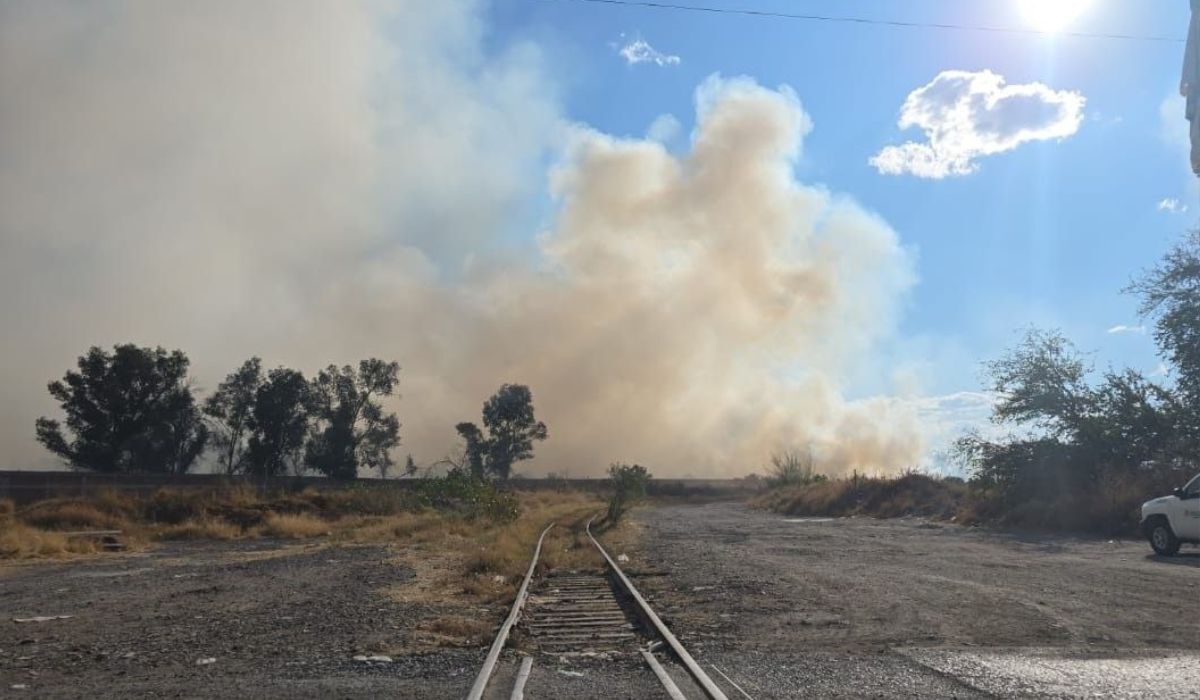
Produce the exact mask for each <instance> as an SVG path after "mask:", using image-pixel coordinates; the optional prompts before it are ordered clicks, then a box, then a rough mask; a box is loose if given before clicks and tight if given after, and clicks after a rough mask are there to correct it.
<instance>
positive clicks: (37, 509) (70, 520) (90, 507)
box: [17, 499, 129, 530]
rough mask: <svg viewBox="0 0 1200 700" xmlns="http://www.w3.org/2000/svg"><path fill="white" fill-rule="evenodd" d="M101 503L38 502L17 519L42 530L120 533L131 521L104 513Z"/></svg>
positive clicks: (72, 501)
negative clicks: (109, 531) (110, 531)
mask: <svg viewBox="0 0 1200 700" xmlns="http://www.w3.org/2000/svg"><path fill="white" fill-rule="evenodd" d="M101 508H102V504H101V503H98V502H97V503H93V502H88V501H83V500H77V499H54V500H49V501H42V502H40V503H35V504H33V505H31V506H29V507H28V508H25V509H23V510H22V511H21V512H20V513H18V514H17V517H18V519H19V520H20V521H21V522H22V523H24V524H26V525H30V526H33V527H36V528H38V529H41V530H121V529H125V528H127V527H128V526H129V522H128V521H127V520H126V519H125V518H124V517H122V516H121V515H119V514H115V513H112V512H105V511H104V510H102V509H101Z"/></svg>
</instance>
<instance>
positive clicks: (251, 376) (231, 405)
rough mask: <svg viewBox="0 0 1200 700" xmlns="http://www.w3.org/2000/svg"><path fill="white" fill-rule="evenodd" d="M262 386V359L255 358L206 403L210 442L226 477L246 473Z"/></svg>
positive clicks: (223, 383)
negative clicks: (252, 424) (258, 394)
mask: <svg viewBox="0 0 1200 700" xmlns="http://www.w3.org/2000/svg"><path fill="white" fill-rule="evenodd" d="M262 383H263V374H262V360H260V359H259V358H257V357H252V358H250V359H249V360H246V361H245V362H244V363H243V364H242V366H241V367H239V368H238V369H237V370H236V371H235V372H233V373H231V374H230V375H229V376H227V377H226V378H225V381H223V382H221V384H220V385H218V386H217V390H216V392H215V393H213V394H212V395H211V396H209V397H208V398H207V399H205V400H204V414H205V415H206V416H208V417H209V426H210V428H211V438H210V443H211V446H212V448H213V449H214V450H215V451H216V453H217V463H218V464H219V465H220V466H221V469H222V470H223V471H224V472H225V473H226V474H239V473H241V472H242V471H244V470H245V467H246V454H247V452H246V440H247V438H248V437H249V432H250V420H251V415H252V414H253V412H254V402H255V396H256V395H257V393H258V390H259V387H260V386H262Z"/></svg>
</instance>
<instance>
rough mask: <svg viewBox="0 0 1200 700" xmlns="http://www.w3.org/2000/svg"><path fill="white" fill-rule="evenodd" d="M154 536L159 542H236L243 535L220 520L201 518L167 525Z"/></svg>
mask: <svg viewBox="0 0 1200 700" xmlns="http://www.w3.org/2000/svg"><path fill="white" fill-rule="evenodd" d="M156 534H157V537H158V539H160V540H236V539H238V538H239V537H241V536H242V535H243V534H245V533H244V532H243V530H242V528H240V527H238V526H237V525H234V524H233V523H230V522H227V521H225V520H221V519H220V518H210V517H202V518H194V519H192V520H187V521H184V522H181V523H177V524H175V525H168V526H167V527H164V528H162V529H161V530H159V531H158V532H157V533H156Z"/></svg>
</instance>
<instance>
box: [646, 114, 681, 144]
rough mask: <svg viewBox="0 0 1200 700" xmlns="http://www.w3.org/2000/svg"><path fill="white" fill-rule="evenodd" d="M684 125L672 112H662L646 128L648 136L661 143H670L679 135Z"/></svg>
mask: <svg viewBox="0 0 1200 700" xmlns="http://www.w3.org/2000/svg"><path fill="white" fill-rule="evenodd" d="M681 131H683V125H682V124H680V123H679V120H678V119H676V118H675V116H674V115H671V114H660V115H658V116H657V117H656V118H655V119H654V121H653V122H651V123H650V126H649V127H648V128H647V129H646V138H647V139H649V140H651V141H657V142H659V143H670V142H672V141H674V140H675V139H676V138H678V137H679V133H680V132H681Z"/></svg>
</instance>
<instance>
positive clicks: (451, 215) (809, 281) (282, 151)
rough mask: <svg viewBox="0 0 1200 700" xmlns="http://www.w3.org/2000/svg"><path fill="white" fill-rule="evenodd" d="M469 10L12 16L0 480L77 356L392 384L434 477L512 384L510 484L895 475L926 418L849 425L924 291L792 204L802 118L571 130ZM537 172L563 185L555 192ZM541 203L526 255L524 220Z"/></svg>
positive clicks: (856, 229)
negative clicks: (814, 470) (328, 369)
mask: <svg viewBox="0 0 1200 700" xmlns="http://www.w3.org/2000/svg"><path fill="white" fill-rule="evenodd" d="M481 16H482V15H481V13H480V11H479V8H477V7H475V6H474V5H472V4H470V3H449V2H428V3H426V2H421V3H418V2H411V3H400V4H399V5H398V6H391V5H390V4H389V5H385V4H380V5H376V4H374V3H370V2H364V3H353V2H337V3H330V2H320V1H318V0H312V2H300V1H298V0H280V1H279V2H266V1H263V2H255V3H241V2H204V3H190V2H154V3H142V2H133V1H128V2H119V1H116V0H109V1H106V2H95V3H75V2H65V1H64V2H55V1H50V0H28V1H26V2H9V3H6V4H5V5H4V6H3V8H2V9H0V124H2V125H3V128H0V245H2V246H3V255H2V256H0V323H3V327H4V329H5V333H4V340H3V341H2V343H3V345H2V347H3V358H4V362H3V366H2V367H0V386H3V387H4V391H5V397H4V401H3V402H0V448H2V450H3V453H2V454H0V463H3V462H7V463H8V464H9V465H10V466H14V467H16V466H22V467H28V466H32V465H34V464H44V463H45V462H46V458H45V456H44V455H42V454H41V453H40V451H39V448H38V447H37V445H36V444H35V443H34V442H33V440H32V434H33V421H34V418H35V417H37V416H38V415H43V414H53V412H54V406H53V405H52V404H51V403H50V401H49V399H48V397H47V396H46V394H45V389H44V387H45V382H46V381H47V380H49V379H51V378H56V377H57V376H59V375H60V374H61V373H62V371H63V370H64V369H66V368H67V367H68V366H70V365H71V364H72V362H73V360H74V358H75V356H77V355H78V354H80V353H81V352H82V351H83V350H84V349H86V347H87V346H89V345H92V344H100V345H110V344H112V343H114V342H122V341H133V342H138V343H143V344H162V345H165V346H168V347H180V348H183V349H185V350H186V351H187V352H188V353H189V354H190V355H191V357H192V358H193V361H194V363H195V365H194V369H195V372H196V375H197V380H198V383H199V385H200V387H201V388H205V387H209V388H211V387H214V386H215V385H216V384H217V382H218V381H219V380H220V379H221V377H222V376H224V374H225V373H226V372H228V371H230V370H232V369H233V368H234V367H235V366H236V365H237V364H238V363H239V362H240V361H241V360H243V359H245V358H246V357H248V356H249V355H251V354H259V355H262V356H263V358H264V360H265V362H266V363H267V364H268V365H274V364H286V365H290V366H295V367H298V368H300V369H303V370H306V371H312V370H313V369H315V368H317V367H319V366H322V365H324V364H327V363H328V362H331V361H335V362H339V363H340V362H350V361H355V360H357V359H358V358H361V357H365V356H372V355H373V356H379V357H384V358H388V359H397V360H399V361H400V362H401V364H402V366H403V371H402V384H401V386H402V393H403V395H404V396H403V400H402V401H400V402H399V403H398V404H396V409H397V410H398V412H399V413H400V417H401V420H402V422H403V423H404V427H403V428H402V431H401V432H402V436H403V439H404V443H405V445H404V447H403V448H402V450H404V451H411V452H412V453H413V454H414V455H415V456H416V457H417V459H418V460H419V461H431V460H433V459H436V458H438V457H440V456H442V455H443V454H445V453H446V452H448V451H450V450H451V449H452V448H453V446H454V444H455V436H454V432H453V425H454V424H455V423H456V422H458V421H460V420H473V419H476V418H477V413H478V410H479V406H480V404H481V403H482V401H483V400H484V399H485V398H486V397H487V396H488V395H489V394H490V393H491V392H492V391H493V390H495V389H496V388H497V387H498V386H499V385H500V384H501V383H503V382H521V383H526V384H529V385H530V387H531V388H532V389H533V392H534V396H535V401H536V405H537V410H538V414H539V417H540V418H542V419H543V420H545V421H546V423H547V424H548V425H549V426H550V435H551V437H550V440H548V441H547V442H546V443H544V444H543V445H541V446H539V458H538V459H537V461H536V463H535V464H534V465H532V467H530V468H528V470H529V471H534V472H537V471H558V472H569V473H572V474H576V475H581V474H587V473H591V474H595V473H599V472H600V471H601V470H602V469H603V467H604V465H605V464H607V462H609V461H612V460H618V459H621V460H637V461H640V462H642V463H644V464H647V465H649V466H650V467H651V468H652V469H653V470H654V471H655V473H656V474H661V475H672V474H673V475H683V474H693V475H727V474H742V473H747V472H750V471H755V470H759V471H761V469H762V465H763V464H764V463H765V462H766V460H767V458H768V456H769V454H770V453H771V452H772V451H774V450H778V449H782V448H789V447H791V448H795V447H811V448H812V450H813V451H814V454H815V455H816V457H817V458H818V459H819V461H820V463H821V465H822V466H823V467H824V468H825V469H826V470H828V471H831V472H838V471H846V470H850V469H854V468H857V469H866V470H881V471H882V470H890V469H896V468H900V467H905V466H910V465H912V464H915V463H916V462H917V461H918V460H919V459H920V456H921V453H922V449H923V447H922V444H921V440H920V438H919V433H918V429H917V426H916V424H915V423H916V422H915V417H914V413H913V411H912V410H911V409H910V408H908V407H907V405H906V404H905V403H903V402H900V401H895V400H891V399H886V398H878V399H869V400H861V401H853V402H851V401H847V400H845V399H843V398H842V394H841V385H842V382H843V379H844V378H845V377H847V376H848V375H849V374H850V373H851V372H853V371H854V369H855V367H856V365H857V364H858V363H861V362H863V361H865V360H866V359H867V358H868V356H869V353H870V351H871V350H872V348H873V347H874V346H875V344H876V343H878V342H879V341H880V340H881V339H882V338H884V337H885V336H886V335H887V334H889V333H890V332H891V330H892V326H893V323H894V320H895V319H896V317H897V314H898V311H899V309H898V305H899V304H900V303H901V302H902V299H903V296H904V294H905V292H906V291H907V289H908V288H909V287H910V285H911V284H912V282H913V272H912V263H911V260H910V258H909V256H908V254H907V253H906V252H905V250H904V249H903V248H902V247H901V246H900V244H899V242H898V239H897V236H896V234H895V233H894V232H893V231H892V230H891V229H890V228H889V227H888V226H887V224H886V223H885V222H883V221H882V220H880V219H879V218H878V217H876V216H873V215H872V214H870V213H868V212H866V211H865V210H863V209H862V208H860V207H859V206H858V205H857V204H855V203H854V202H853V201H851V200H850V199H849V198H847V197H843V196H838V195H834V194H831V193H829V192H828V191H826V190H824V189H822V188H820V187H813V186H807V185H804V184H801V183H800V182H798V181H797V179H796V178H795V175H794V166H795V165H796V162H797V159H798V158H799V157H800V155H801V148H802V141H803V139H804V137H805V136H806V135H807V134H808V132H809V131H810V130H811V127H812V125H811V123H810V121H809V118H808V116H807V115H806V113H805V112H804V110H803V108H802V107H801V104H800V102H799V100H798V98H797V97H796V95H795V94H794V93H793V92H792V91H791V90H790V89H787V88H780V89H779V90H769V89H765V88H762V87H760V86H758V85H756V84H755V83H754V82H753V81H751V80H749V79H745V78H734V79H725V78H720V77H714V78H711V79H709V80H708V81H706V82H705V83H704V84H703V85H701V86H700V87H699V88H698V90H697V92H696V110H697V122H696V123H697V126H696V128H695V131H694V133H693V136H692V140H691V144H690V147H689V149H688V150H687V152H686V153H673V152H670V151H668V150H667V149H666V148H665V147H664V146H663V145H661V144H659V143H657V142H654V141H644V140H630V139H621V138H615V137H612V136H609V135H606V134H603V133H600V132H597V131H595V130H593V129H590V128H588V127H586V126H582V125H575V126H571V125H568V124H567V122H566V120H565V119H563V118H562V117H561V115H560V112H559V109H558V108H557V106H556V100H555V96H554V95H555V90H554V88H553V85H552V83H551V81H550V80H549V79H548V77H547V75H546V73H545V70H544V69H543V68H542V66H541V61H540V58H539V56H538V52H537V49H536V47H533V46H529V45H517V46H510V47H506V48H504V49H502V50H501V51H500V52H499V53H496V52H491V53H485V51H484V49H483V48H482V47H483V46H484V42H483V41H482V38H481V37H482V32H483V27H482V24H481ZM547 156H553V157H554V158H555V159H556V160H557V165H556V166H554V167H553V168H552V169H551V170H550V172H549V177H548V178H547V173H546V169H545V167H544V163H545V162H546V160H547ZM547 186H548V188H549V192H550V193H551V195H552V201H553V207H551V208H550V209H548V210H547V212H546V213H545V214H544V218H543V221H544V222H545V223H544V225H543V226H542V227H541V229H542V230H541V232H540V233H539V234H538V235H537V236H536V237H535V236H533V235H531V234H532V233H533V232H535V230H536V229H537V228H538V227H537V225H536V224H535V223H530V222H531V221H536V220H537V219H538V217H539V212H538V210H537V206H536V205H531V204H529V203H530V202H534V203H536V202H539V201H541V200H540V199H539V192H543V191H545V188H546V187H547Z"/></svg>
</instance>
